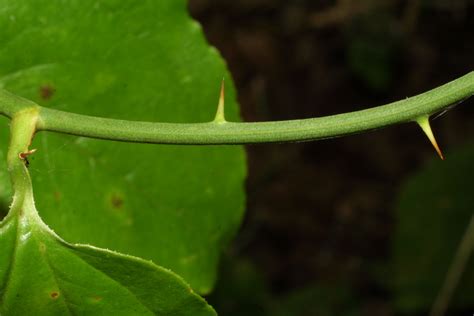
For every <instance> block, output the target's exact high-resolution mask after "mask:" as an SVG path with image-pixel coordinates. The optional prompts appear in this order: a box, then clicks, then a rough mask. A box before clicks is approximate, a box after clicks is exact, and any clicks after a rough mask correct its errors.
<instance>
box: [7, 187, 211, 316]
mask: <svg viewBox="0 0 474 316" xmlns="http://www.w3.org/2000/svg"><path fill="white" fill-rule="evenodd" d="M31 199H32V196H31ZM0 236H1V238H0V249H2V251H1V252H0V315H5V316H10V315H183V316H184V315H189V316H194V315H202V316H204V315H206V316H210V315H216V314H215V312H214V311H213V309H212V308H211V307H210V306H209V305H207V304H206V302H205V301H204V300H203V299H202V298H200V297H199V296H198V295H196V294H194V293H193V291H192V290H191V288H190V287H189V286H188V285H186V283H185V282H184V281H183V280H182V279H181V278H180V277H178V276H177V275H175V274H174V273H172V272H171V271H169V270H166V269H163V268H161V267H158V266H156V265H154V264H153V263H151V262H147V261H144V260H142V259H139V258H135V257H130V256H126V255H121V254H118V253H115V252H112V251H108V250H103V249H98V248H95V247H91V246H85V245H71V244H68V243H66V242H64V241H62V240H61V239H60V238H59V237H57V236H56V235H55V234H54V233H53V232H52V231H51V230H50V229H49V228H48V227H46V225H45V224H44V223H43V222H42V221H41V220H40V219H39V217H38V216H37V213H36V210H35V209H34V202H33V201H27V202H24V203H23V204H22V205H21V207H20V210H19V211H17V210H12V214H10V215H9V216H8V217H7V218H6V219H5V220H4V221H3V222H2V223H1V225H0Z"/></svg>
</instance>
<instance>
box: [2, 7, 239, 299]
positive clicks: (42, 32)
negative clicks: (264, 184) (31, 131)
mask: <svg viewBox="0 0 474 316" xmlns="http://www.w3.org/2000/svg"><path fill="white" fill-rule="evenodd" d="M223 76H225V77H228V74H227V71H226V68H225V65H224V63H223V61H222V60H221V58H220V57H219V56H218V54H217V53H216V51H215V50H214V49H213V48H210V47H209V46H208V45H207V43H206V42H205V39H204V37H203V34H202V32H201V29H200V27H199V25H198V24H197V23H195V22H194V21H192V20H191V19H190V17H189V16H188V15H187V13H186V1H185V0H159V1H157V0H142V1H135V0H120V1H119V0H68V1H63V0H35V1H32V0H31V1H17V0H0V86H3V87H4V88H5V89H7V90H10V91H12V92H14V93H16V94H19V95H21V96H23V97H26V98H29V99H32V100H34V101H36V102H37V103H39V104H40V105H43V106H48V107H52V108H56V109H61V110H66V111H72V112H78V113H83V114H90V115H99V116H107V117H114V118H122V119H130V120H147V121H166V122H197V121H208V120H211V119H212V117H213V114H214V112H215V108H216V106H217V101H218V92H219V91H218V89H219V84H220V81H221V79H222V77H223ZM226 84H227V85H228V89H227V90H226V91H227V95H226V99H227V103H226V111H227V116H228V117H229V118H231V119H232V118H233V119H237V117H238V113H237V105H236V102H235V92H234V90H233V88H232V86H231V85H232V84H231V80H230V79H229V78H227V80H226ZM0 132H1V133H5V132H6V130H5V131H3V130H2V131H0ZM1 137H5V136H1ZM33 146H34V147H35V148H38V151H37V153H36V154H35V157H34V158H32V159H31V160H30V162H31V167H30V170H31V172H32V175H33V181H34V186H35V191H36V194H37V204H38V206H39V207H38V208H39V209H40V212H41V214H40V215H41V216H42V218H43V219H44V220H45V222H46V223H47V224H48V225H49V226H51V227H52V228H53V229H54V230H55V231H56V232H57V233H58V234H59V235H60V236H62V237H63V238H65V239H66V240H69V241H72V242H75V243H76V242H79V243H88V244H92V245H95V246H98V247H103V248H110V249H113V250H116V251H119V252H123V253H126V254H131V255H135V256H139V257H142V258H145V259H152V260H154V261H155V262H157V263H158V264H160V265H162V266H164V267H166V268H170V269H172V270H173V271H175V272H177V273H178V274H180V275H181V276H183V277H184V278H185V279H186V280H187V281H188V282H190V284H191V285H192V286H193V288H194V289H195V290H197V291H199V292H201V293H204V292H208V291H209V290H210V289H211V287H212V285H213V283H214V279H215V271H216V265H217V261H218V257H219V251H220V249H221V248H222V247H223V246H224V245H225V244H226V242H227V241H228V240H229V239H230V237H231V236H232V235H233V234H234V232H235V231H236V229H237V227H238V225H239V223H240V220H241V216H242V212H243V201H244V194H243V186H242V181H243V178H244V175H245V167H244V154H243V151H242V149H241V148H239V147H233V148H229V147H227V148H225V147H197V146H188V147H178V146H158V145H147V144H125V143H118V142H107V141H100V140H92V139H85V138H78V137H72V136H65V135H56V134H52V133H40V134H38V135H37V137H36V139H35V142H34V144H33ZM3 168H4V167H3ZM2 181H3V182H4V183H5V182H6V181H7V180H6V179H2ZM2 186H4V184H2ZM4 196H6V194H4Z"/></svg>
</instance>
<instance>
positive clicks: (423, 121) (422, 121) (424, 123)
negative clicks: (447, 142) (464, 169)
mask: <svg viewBox="0 0 474 316" xmlns="http://www.w3.org/2000/svg"><path fill="white" fill-rule="evenodd" d="M416 122H417V123H418V125H419V126H420V127H421V129H422V130H423V132H425V134H426V136H427V137H428V139H429V140H430V142H431V144H432V145H433V147H434V148H435V150H436V152H437V153H438V155H439V157H440V158H441V160H444V156H443V152H442V151H441V149H440V148H439V146H438V142H436V138H435V136H434V134H433V131H432V130H431V126H430V117H429V116H428V115H426V116H422V117H419V118H418V119H417V120H416Z"/></svg>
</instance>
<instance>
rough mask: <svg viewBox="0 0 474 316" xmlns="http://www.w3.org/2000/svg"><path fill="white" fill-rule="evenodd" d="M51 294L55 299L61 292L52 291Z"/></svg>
mask: <svg viewBox="0 0 474 316" xmlns="http://www.w3.org/2000/svg"><path fill="white" fill-rule="evenodd" d="M50 296H51V298H52V299H53V300H55V299H57V298H58V297H59V292H51V294H50Z"/></svg>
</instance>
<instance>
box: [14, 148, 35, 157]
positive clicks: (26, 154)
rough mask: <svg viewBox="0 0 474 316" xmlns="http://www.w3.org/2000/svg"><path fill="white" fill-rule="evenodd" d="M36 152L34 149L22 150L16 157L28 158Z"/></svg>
mask: <svg viewBox="0 0 474 316" xmlns="http://www.w3.org/2000/svg"><path fill="white" fill-rule="evenodd" d="M35 152H36V149H31V150H28V151H26V152H22V153H19V154H18V157H20V159H21V160H25V159H26V158H28V156H30V155H33V154H34V153H35Z"/></svg>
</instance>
